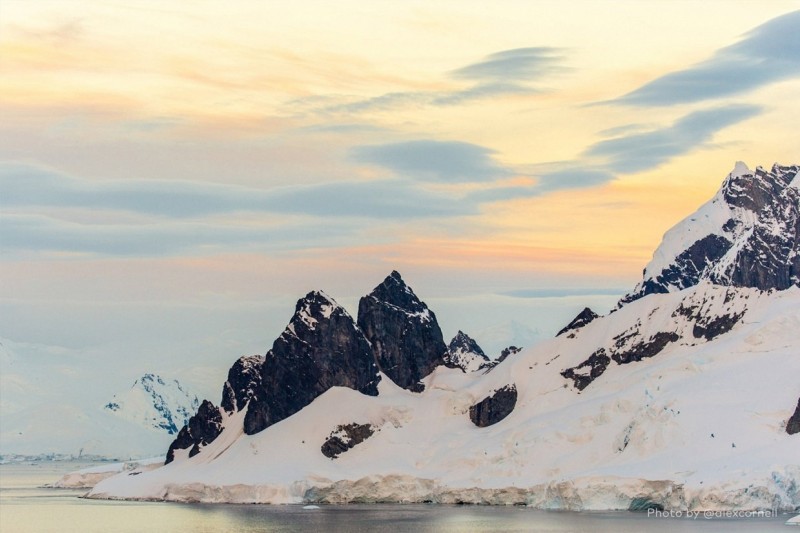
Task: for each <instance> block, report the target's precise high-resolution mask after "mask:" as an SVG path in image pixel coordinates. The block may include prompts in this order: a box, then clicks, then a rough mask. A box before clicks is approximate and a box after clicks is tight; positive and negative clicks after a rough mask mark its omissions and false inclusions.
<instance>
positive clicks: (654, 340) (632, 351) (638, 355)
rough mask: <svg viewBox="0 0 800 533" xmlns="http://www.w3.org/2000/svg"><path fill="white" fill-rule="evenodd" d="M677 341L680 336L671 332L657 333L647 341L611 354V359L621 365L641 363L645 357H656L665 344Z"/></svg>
mask: <svg viewBox="0 0 800 533" xmlns="http://www.w3.org/2000/svg"><path fill="white" fill-rule="evenodd" d="M678 339H680V335H678V334H677V333H675V332H673V331H669V332H659V333H656V334H655V335H653V336H652V337H650V338H649V339H648V340H647V341H644V342H639V343H637V344H634V345H633V346H631V347H630V348H628V349H626V350H625V351H621V352H614V353H613V354H611V358H612V359H613V360H614V361H616V362H617V363H619V364H621V365H624V364H626V363H632V362H634V361H641V360H642V359H644V358H646V357H653V356H654V355H658V353H659V352H661V350H663V349H664V348H666V346H667V344H669V343H671V342H675V341H677V340H678Z"/></svg>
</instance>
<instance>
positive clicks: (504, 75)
mask: <svg viewBox="0 0 800 533" xmlns="http://www.w3.org/2000/svg"><path fill="white" fill-rule="evenodd" d="M564 62H565V55H564V52H563V50H561V49H559V48H549V47H530V48H516V49H513V50H505V51H502V52H497V53H494V54H491V55H489V56H487V57H485V58H483V59H482V60H480V61H478V62H475V63H471V64H469V65H465V66H463V67H461V68H458V69H456V70H453V71H451V72H450V73H448V74H447V77H449V78H450V79H452V80H455V81H463V82H468V83H470V85H469V86H467V87H461V88H454V89H453V90H450V91H393V92H389V93H384V94H381V95H378V96H372V97H369V98H363V99H360V100H356V101H351V102H344V103H336V104H332V105H326V106H324V107H323V108H322V110H323V111H324V112H330V113H360V112H364V111H374V110H386V109H391V108H396V107H402V106H424V105H432V106H448V105H458V104H462V103H465V102H468V101H472V100H478V99H483V98H491V97H497V96H503V95H514V94H535V93H539V92H542V90H543V89H542V86H540V85H537V84H539V83H541V82H542V81H543V80H544V79H546V78H547V77H548V76H553V75H556V74H558V73H561V72H564V71H566V70H567V68H566V67H565V66H564Z"/></svg>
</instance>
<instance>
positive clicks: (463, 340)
mask: <svg viewBox="0 0 800 533" xmlns="http://www.w3.org/2000/svg"><path fill="white" fill-rule="evenodd" d="M445 362H446V363H449V364H450V365H452V366H456V367H458V368H460V369H461V370H462V371H464V372H475V371H476V370H481V369H482V368H486V366H487V365H488V364H489V362H490V361H489V358H488V357H487V356H486V354H485V353H484V352H483V350H482V349H481V347H480V346H478V343H477V342H475V340H474V339H473V338H472V337H470V336H469V335H467V334H466V333H464V332H463V331H461V330H459V331H458V333H457V334H456V336H455V337H453V340H451V341H450V344H449V346H448V347H447V355H446V356H445Z"/></svg>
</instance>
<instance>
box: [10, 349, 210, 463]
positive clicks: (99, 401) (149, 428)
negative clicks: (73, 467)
mask: <svg viewBox="0 0 800 533" xmlns="http://www.w3.org/2000/svg"><path fill="white" fill-rule="evenodd" d="M0 365H1V367H2V368H1V370H2V371H0V404H1V405H0V410H2V413H3V419H2V423H1V424H0V454H2V456H1V457H0V459H2V460H13V459H14V458H15V457H16V458H24V457H36V456H48V457H57V458H76V457H90V456H93V457H102V458H121V459H128V458H141V457H152V456H154V455H160V454H163V451H164V449H165V448H166V447H167V446H169V443H170V441H171V440H172V439H174V435H173V433H175V432H177V430H178V429H179V428H181V427H183V425H184V424H186V422H187V421H188V418H189V417H190V416H191V415H192V414H194V413H195V412H196V411H197V405H198V402H197V398H196V397H195V396H194V395H192V394H190V393H189V392H187V391H186V388H185V387H184V386H182V385H180V384H179V383H177V381H174V380H165V379H162V378H161V377H159V376H157V375H154V374H146V375H144V376H143V377H142V378H140V379H138V380H136V382H135V384H134V385H133V387H131V388H130V389H128V390H126V391H124V392H120V393H117V394H113V395H112V394H109V395H108V396H105V395H104V394H103V393H102V392H100V391H101V390H102V387H100V385H101V384H100V383H92V384H91V386H86V385H85V384H84V385H81V382H80V381H79V380H78V379H76V378H77V375H78V373H79V370H80V369H81V368H85V367H86V361H83V360H80V359H79V358H76V357H74V356H72V355H71V354H69V353H48V352H46V351H42V350H41V349H38V348H37V347H31V346H27V345H18V344H16V343H14V342H11V341H8V340H3V341H2V342H0ZM104 396H105V397H104Z"/></svg>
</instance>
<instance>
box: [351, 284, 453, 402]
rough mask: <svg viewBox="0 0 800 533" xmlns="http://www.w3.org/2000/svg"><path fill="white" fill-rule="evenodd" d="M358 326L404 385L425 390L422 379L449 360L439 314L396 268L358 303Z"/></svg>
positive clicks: (390, 372)
mask: <svg viewBox="0 0 800 533" xmlns="http://www.w3.org/2000/svg"><path fill="white" fill-rule="evenodd" d="M358 327H359V328H361V331H363V332H364V335H366V337H367V339H368V340H369V342H370V343H371V345H372V350H373V353H374V354H375V360H376V361H377V363H378V366H379V367H380V369H381V371H382V372H383V373H384V374H386V375H387V376H388V377H389V378H390V379H391V380H392V381H394V382H395V383H396V384H397V385H399V386H400V387H403V388H404V389H407V390H410V391H413V392H422V390H424V388H425V386H424V385H423V384H422V383H421V382H420V380H421V379H422V378H424V377H425V376H427V375H428V374H430V373H431V372H432V371H433V369H434V368H436V367H437V366H439V365H447V366H450V367H453V365H452V364H450V363H447V362H446V361H445V355H446V353H447V346H446V345H445V343H444V340H443V338H442V330H441V329H440V328H439V324H438V322H437V321H436V315H435V314H434V313H433V311H431V310H430V309H428V306H427V305H425V303H424V302H422V301H420V300H419V298H417V296H416V295H415V294H414V292H413V291H412V290H411V288H410V287H409V286H408V285H406V284H405V282H404V281H403V279H402V278H401V277H400V274H398V273H397V272H396V271H394V272H392V273H391V274H390V275H389V276H388V277H387V278H386V279H385V280H384V281H383V283H381V284H380V285H378V286H377V287H375V290H373V291H372V292H371V293H370V294H369V295H367V296H364V297H363V298H361V301H360V302H359V304H358Z"/></svg>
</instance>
